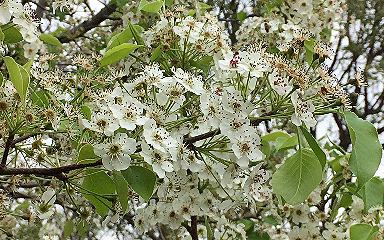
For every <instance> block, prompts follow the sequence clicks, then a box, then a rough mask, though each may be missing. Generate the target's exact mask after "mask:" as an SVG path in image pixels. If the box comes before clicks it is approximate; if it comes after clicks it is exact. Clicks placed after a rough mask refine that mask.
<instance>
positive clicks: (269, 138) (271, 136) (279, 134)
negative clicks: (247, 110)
mask: <svg viewBox="0 0 384 240" xmlns="http://www.w3.org/2000/svg"><path fill="white" fill-rule="evenodd" d="M278 137H284V138H287V139H288V138H290V137H291V136H290V135H289V134H288V133H286V132H272V133H268V134H267V135H265V136H263V137H261V139H263V140H266V141H276V139H277V138H278Z"/></svg>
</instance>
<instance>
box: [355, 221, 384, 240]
mask: <svg viewBox="0 0 384 240" xmlns="http://www.w3.org/2000/svg"><path fill="white" fill-rule="evenodd" d="M378 231H379V227H378V226H374V227H373V226H371V225H368V224H355V225H352V226H351V227H350V228H349V236H350V238H351V240H372V239H373V238H374V237H375V235H376V233H377V232H378Z"/></svg>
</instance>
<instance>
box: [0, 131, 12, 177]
mask: <svg viewBox="0 0 384 240" xmlns="http://www.w3.org/2000/svg"><path fill="white" fill-rule="evenodd" d="M13 138H14V135H13V134H10V135H9V136H8V139H7V142H6V143H5V149H4V153H3V158H2V159H1V164H0V170H2V169H3V168H5V165H6V164H7V159H8V154H9V149H10V148H11V145H12V143H13Z"/></svg>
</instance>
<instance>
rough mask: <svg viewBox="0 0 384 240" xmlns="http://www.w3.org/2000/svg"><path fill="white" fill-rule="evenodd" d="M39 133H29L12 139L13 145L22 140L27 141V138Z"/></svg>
mask: <svg viewBox="0 0 384 240" xmlns="http://www.w3.org/2000/svg"><path fill="white" fill-rule="evenodd" d="M37 135H39V133H28V134H25V135H24V136H21V137H19V138H16V139H14V140H13V141H12V144H11V147H14V146H15V144H16V143H19V142H22V141H25V140H27V139H28V138H31V137H34V136H37Z"/></svg>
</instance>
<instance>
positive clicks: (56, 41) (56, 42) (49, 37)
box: [40, 33, 63, 47]
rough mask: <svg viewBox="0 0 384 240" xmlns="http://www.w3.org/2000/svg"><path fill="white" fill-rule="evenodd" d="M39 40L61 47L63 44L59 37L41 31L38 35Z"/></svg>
mask: <svg viewBox="0 0 384 240" xmlns="http://www.w3.org/2000/svg"><path fill="white" fill-rule="evenodd" d="M40 40H41V41H43V42H45V43H49V44H51V45H54V46H59V47H63V45H62V44H61V42H60V41H59V39H57V38H56V37H54V36H52V35H51V34H46V33H42V34H41V35H40Z"/></svg>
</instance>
